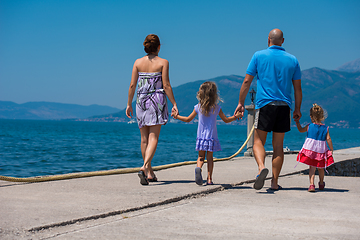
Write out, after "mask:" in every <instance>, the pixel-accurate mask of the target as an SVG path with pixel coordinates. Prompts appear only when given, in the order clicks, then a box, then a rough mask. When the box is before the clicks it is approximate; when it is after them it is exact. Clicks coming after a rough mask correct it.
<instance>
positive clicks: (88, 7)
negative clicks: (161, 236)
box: [0, 0, 360, 108]
mask: <svg viewBox="0 0 360 240" xmlns="http://www.w3.org/2000/svg"><path fill="white" fill-rule="evenodd" d="M359 12H360V1H358V0H353V1H348V0H342V1H340V0H338V1H332V0H310V1H307V0H302V1H292V0H286V1H285V0H284V1H276V0H275V1H257V0H252V1H249V0H247V1H241V0H234V1H226V0H222V1H209V0H204V1H202V0H196V1H194V0H191V1H186V0H182V1H170V0H167V1H156V0H153V1H149V0H147V1H142V0H140V1H139V0H137V1H135V0H129V1H121V0H117V1H106V0H102V1H100V0H99V1H91V0H87V1H85V0H84V1H77V0H70V1H67V0H58V1H56V0H48V1H45V0H43V1H35V0H21V1H20V0H19V1H17V0H8V1H4V0H0V100H2V101H13V102H16V103H24V102H28V101H50V102H60V103H74V104H81V105H90V104H99V105H108V106H112V107H118V108H124V107H125V106H126V102H127V94H128V87H129V83H130V78H131V70H132V65H133V63H134V61H135V60H136V59H137V58H140V57H142V56H143V55H145V53H144V51H143V46H142V43H143V41H144V39H145V37H146V35H147V34H150V33H155V34H157V35H158V36H159V37H160V41H161V44H162V47H161V51H160V54H159V56H160V57H163V58H166V59H168V60H169V62H170V81H171V84H172V86H173V87H175V86H178V85H181V84H183V83H186V82H190V81H196V80H205V79H209V78H214V77H218V76H222V75H231V74H236V75H240V76H244V75H245V71H246V68H247V65H248V63H249V61H250V59H251V57H252V55H253V53H254V52H255V51H257V50H261V49H264V48H266V47H267V36H268V33H269V31H270V30H271V29H273V28H280V29H281V30H283V32H284V37H285V43H284V45H283V47H284V48H285V49H286V50H287V51H288V52H289V53H291V54H293V55H295V56H296V57H297V58H298V60H299V62H300V66H301V69H302V70H305V69H309V68H312V67H320V68H324V69H330V70H331V69H335V68H337V67H339V66H340V65H342V64H344V63H346V62H349V61H352V60H355V59H357V58H359V57H360V28H359V26H360V14H359ZM176 97H177V96H175V98H176Z"/></svg>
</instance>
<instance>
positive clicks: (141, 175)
mask: <svg viewBox="0 0 360 240" xmlns="http://www.w3.org/2000/svg"><path fill="white" fill-rule="evenodd" d="M138 176H139V178H140V184H141V185H149V181H148V180H147V177H146V175H145V172H144V170H140V171H139V172H138Z"/></svg>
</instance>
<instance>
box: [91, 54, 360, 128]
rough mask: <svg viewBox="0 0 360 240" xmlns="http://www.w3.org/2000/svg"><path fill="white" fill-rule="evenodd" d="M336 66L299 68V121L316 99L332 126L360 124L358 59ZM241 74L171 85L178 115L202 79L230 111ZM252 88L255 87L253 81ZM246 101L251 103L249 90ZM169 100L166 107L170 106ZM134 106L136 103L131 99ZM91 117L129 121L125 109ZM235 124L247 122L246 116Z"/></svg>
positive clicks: (185, 111)
mask: <svg viewBox="0 0 360 240" xmlns="http://www.w3.org/2000/svg"><path fill="white" fill-rule="evenodd" d="M338 69H344V70H343V71H339V70H325V69H321V68H311V69H307V70H304V71H302V81H301V83H302V90H303V102H302V108H301V112H302V114H303V117H302V119H301V123H302V124H305V123H309V122H310V117H309V110H310V108H311V107H312V104H313V103H317V104H319V105H321V106H323V108H324V109H325V110H326V111H327V115H328V117H327V119H326V120H325V123H326V124H327V125H329V126H332V127H345V128H347V127H354V128H359V127H360V59H357V60H355V61H353V62H349V63H346V64H344V65H343V66H341V67H339V68H338ZM243 80H244V77H242V76H237V75H230V76H221V77H216V78H213V79H208V80H199V81H194V82H189V83H185V84H183V85H180V86H177V87H174V88H173V91H174V95H175V99H176V102H177V105H178V108H179V111H180V114H181V115H188V114H190V113H191V111H192V110H193V108H194V105H195V104H197V102H198V101H197V99H196V93H197V91H198V90H199V87H200V85H201V84H202V83H203V82H205V81H214V82H215V83H216V84H217V86H218V89H219V92H220V96H221V98H222V100H223V102H222V103H220V105H221V106H222V109H223V111H224V113H225V114H226V115H232V114H233V113H234V110H235V108H236V106H237V103H238V100H239V92H240V87H241V84H242V82H243ZM251 87H252V88H254V89H255V91H256V81H253V83H252V86H251ZM245 104H247V105H248V104H250V96H249V94H248V96H247V98H246V101H245ZM171 107H172V106H171V103H169V109H170V108H171ZM133 108H134V109H135V103H134V102H133ZM88 120H91V121H101V120H103V121H113V120H114V121H126V122H127V121H129V119H128V118H127V117H126V115H125V109H124V110H122V111H120V112H117V113H113V114H110V115H103V116H94V117H92V118H89V119H88ZM235 124H246V117H245V118H244V119H243V120H242V121H239V122H236V123H235Z"/></svg>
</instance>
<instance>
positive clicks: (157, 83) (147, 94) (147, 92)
mask: <svg viewBox="0 0 360 240" xmlns="http://www.w3.org/2000/svg"><path fill="white" fill-rule="evenodd" d="M136 118H137V122H138V125H139V128H142V127H144V126H154V125H164V124H166V123H167V121H168V118H169V111H168V108H167V99H166V94H165V91H164V89H163V83H162V74H161V72H156V73H145V72H139V78H138V90H137V98H136Z"/></svg>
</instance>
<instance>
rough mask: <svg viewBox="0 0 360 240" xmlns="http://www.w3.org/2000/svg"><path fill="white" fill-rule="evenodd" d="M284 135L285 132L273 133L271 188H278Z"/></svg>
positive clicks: (282, 158) (282, 159) (282, 160)
mask: <svg viewBox="0 0 360 240" xmlns="http://www.w3.org/2000/svg"><path fill="white" fill-rule="evenodd" d="M284 136H285V133H277V132H274V133H273V141H272V144H273V158H272V180H271V188H272V189H278V187H279V186H278V179H279V175H280V171H281V168H282V165H283V162H284V148H283V146H284Z"/></svg>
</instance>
